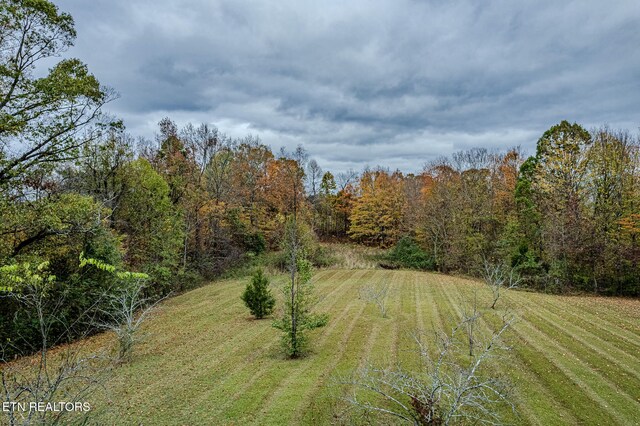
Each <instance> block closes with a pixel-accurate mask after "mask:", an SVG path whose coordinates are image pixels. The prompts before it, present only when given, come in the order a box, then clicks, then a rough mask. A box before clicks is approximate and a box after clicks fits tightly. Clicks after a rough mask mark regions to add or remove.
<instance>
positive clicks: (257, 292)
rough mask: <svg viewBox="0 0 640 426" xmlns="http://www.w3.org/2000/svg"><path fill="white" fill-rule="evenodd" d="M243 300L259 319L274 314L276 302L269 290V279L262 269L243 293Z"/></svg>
mask: <svg viewBox="0 0 640 426" xmlns="http://www.w3.org/2000/svg"><path fill="white" fill-rule="evenodd" d="M242 300H243V301H244V303H245V305H247V307H248V308H249V310H250V311H251V314H252V315H254V316H255V317H256V318H257V319H260V318H264V317H265V316H267V315H270V314H271V312H273V307H274V306H275V304H276V300H275V299H274V297H273V295H272V294H271V290H269V279H268V278H267V277H266V276H265V275H264V273H263V272H262V269H258V270H257V271H256V273H255V274H254V275H253V278H252V279H251V282H250V283H249V284H247V288H245V290H244V293H242Z"/></svg>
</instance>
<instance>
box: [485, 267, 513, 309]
mask: <svg viewBox="0 0 640 426" xmlns="http://www.w3.org/2000/svg"><path fill="white" fill-rule="evenodd" d="M482 277H483V278H484V282H485V284H487V286H488V287H489V288H490V289H491V293H492V295H493V301H492V303H491V309H495V308H496V303H498V299H500V294H501V292H502V290H503V289H514V288H517V287H518V285H520V281H522V278H521V277H520V274H518V272H517V271H516V270H515V269H514V268H511V267H507V266H505V265H502V264H496V263H491V262H489V261H488V260H486V259H485V261H484V268H483V271H482Z"/></svg>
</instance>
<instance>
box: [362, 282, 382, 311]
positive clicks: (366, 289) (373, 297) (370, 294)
mask: <svg viewBox="0 0 640 426" xmlns="http://www.w3.org/2000/svg"><path fill="white" fill-rule="evenodd" d="M359 294H360V298H361V299H363V300H364V301H366V302H367V303H373V304H375V305H376V306H377V307H378V310H379V311H380V314H381V315H382V318H387V295H388V294H389V283H388V282H383V283H381V284H378V285H374V284H368V285H364V286H362V287H361V288H360V293H359Z"/></svg>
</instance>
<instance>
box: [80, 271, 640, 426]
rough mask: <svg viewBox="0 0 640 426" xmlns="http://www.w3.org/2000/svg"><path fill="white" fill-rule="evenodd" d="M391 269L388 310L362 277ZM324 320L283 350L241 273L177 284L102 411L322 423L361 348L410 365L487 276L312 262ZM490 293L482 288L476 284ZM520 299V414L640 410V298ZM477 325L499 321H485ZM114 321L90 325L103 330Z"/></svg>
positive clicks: (513, 374) (377, 277) (124, 420)
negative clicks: (302, 346) (424, 340)
mask: <svg viewBox="0 0 640 426" xmlns="http://www.w3.org/2000/svg"><path fill="white" fill-rule="evenodd" d="M385 280H386V281H390V282H391V284H392V289H393V290H392V293H391V294H390V296H389V298H390V300H389V317H390V318H389V319H383V318H381V317H380V315H379V313H378V312H377V310H376V308H375V307H374V306H372V305H367V304H365V303H364V302H363V301H361V300H359V299H358V288H359V286H360V285H362V284H364V283H375V282H380V281H385ZM315 282H316V289H317V292H318V294H320V295H322V297H323V298H322V301H321V302H320V304H319V305H318V310H319V311H326V312H329V313H330V322H329V324H328V325H327V326H326V327H325V328H323V329H320V330H316V331H314V332H313V333H312V342H313V347H314V351H313V353H312V354H311V355H310V356H308V357H307V358H304V359H301V360H294V361H289V360H285V359H283V358H282V356H281V355H280V352H279V340H278V339H279V334H278V331H277V330H275V329H273V328H271V321H270V320H268V319H267V320H262V321H255V320H252V319H251V318H250V316H249V315H248V312H247V311H246V309H245V308H244V307H243V305H242V303H241V301H240V298H239V296H240V293H241V291H242V288H243V287H244V284H245V282H244V281H238V280H231V281H223V282H218V283H214V284H212V285H209V286H207V287H203V288H200V289H198V290H195V291H192V292H190V293H187V294H185V295H182V296H179V297H176V298H173V299H171V300H169V301H167V302H166V303H164V305H163V306H162V308H161V310H160V311H159V312H158V314H157V315H156V316H155V317H154V318H153V319H152V320H151V322H150V323H149V324H148V329H147V331H148V333H149V336H148V338H147V340H146V342H145V343H144V344H143V345H142V346H140V347H139V350H138V352H137V353H136V355H135V357H134V359H133V361H132V362H131V363H130V364H129V365H125V366H122V367H120V368H119V369H118V370H117V372H116V376H115V377H114V378H113V379H112V380H111V381H110V382H109V384H108V397H109V399H110V403H107V402H106V401H104V400H102V397H100V396H96V397H95V400H94V401H92V402H93V406H94V407H95V409H96V411H95V413H94V414H95V415H96V416H97V418H96V417H94V418H93V420H95V421H98V422H99V423H101V424H104V423H106V424H149V425H150V424H154V425H158V424H195V423H197V424H238V425H241V424H242V425H244V424H248V423H256V424H301V423H305V424H328V423H331V422H337V423H340V422H343V423H346V422H347V420H346V419H345V418H342V417H340V416H339V414H340V413H341V412H343V411H344V408H345V407H344V404H343V403H342V402H340V400H339V399H338V398H336V396H339V395H340V394H341V392H344V389H342V388H340V387H336V386H335V385H332V378H333V377H335V375H336V374H340V373H347V372H349V371H350V370H352V369H354V368H356V367H358V366H359V365H362V364H363V363H364V362H365V361H366V360H367V359H369V360H372V361H373V362H375V363H387V362H394V361H400V362H403V363H405V364H408V365H411V363H413V362H415V359H414V353H412V352H411V351H408V350H405V349H410V348H411V347H412V345H411V340H410V337H409V335H408V333H409V332H411V331H413V330H415V329H423V330H430V329H431V328H432V327H434V326H435V327H436V328H442V327H443V326H445V327H448V326H450V325H451V324H453V323H454V322H455V321H456V318H457V316H459V315H460V310H461V307H460V306H461V300H464V299H468V298H469V297H470V294H471V293H472V291H473V289H475V288H478V287H479V284H477V283H474V282H472V281H468V280H464V279H460V278H452V277H447V276H441V275H435V274H427V273H420V272H409V271H385V270H323V271H319V272H318V273H317V274H316V276H315ZM479 294H480V297H481V303H483V304H484V305H486V303H485V302H486V300H485V299H483V297H485V293H483V292H481V293H479ZM507 301H508V303H509V304H510V306H511V309H512V310H513V311H514V312H516V313H518V315H519V321H518V322H517V324H516V325H515V326H514V329H513V330H512V332H511V334H510V343H511V344H512V346H513V351H512V353H511V355H510V357H509V358H508V359H506V360H504V361H503V365H504V368H503V371H504V372H505V374H507V375H508V376H509V377H510V379H511V380H512V381H513V383H514V384H515V385H516V388H517V392H518V395H517V398H518V411H519V415H520V417H510V418H508V420H509V421H511V422H514V423H523V424H541V425H547V424H602V425H609V424H621V425H623V424H624V425H632V424H640V423H639V422H640V420H639V419H640V358H639V356H638V354H639V353H640V301H638V300H620V299H600V298H591V297H558V296H547V295H542V294H535V293H526V292H510V293H509V294H508V296H507V298H506V299H505V300H504V301H501V302H499V303H500V304H501V305H502V306H504V305H505V302H507ZM482 327H483V328H486V327H491V324H488V323H487V322H483V323H482ZM108 338H109V336H108V335H104V336H100V337H99V338H97V339H95V344H102V343H103V342H104V340H106V339H108Z"/></svg>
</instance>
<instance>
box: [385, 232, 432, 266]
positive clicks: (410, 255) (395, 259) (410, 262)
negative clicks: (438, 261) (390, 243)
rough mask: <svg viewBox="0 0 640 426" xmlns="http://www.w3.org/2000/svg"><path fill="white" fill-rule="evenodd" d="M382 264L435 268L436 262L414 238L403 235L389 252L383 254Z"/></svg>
mask: <svg viewBox="0 0 640 426" xmlns="http://www.w3.org/2000/svg"><path fill="white" fill-rule="evenodd" d="M381 266H382V267H386V268H389V269H397V268H409V269H420V270H433V269H435V262H434V260H433V258H432V257H431V256H430V255H429V254H428V253H427V252H426V251H424V250H423V249H422V248H421V247H420V246H419V245H418V244H417V243H416V241H415V240H414V239H413V238H411V237H402V238H401V239H400V240H399V241H398V242H397V243H396V245H395V246H394V247H393V248H392V249H391V250H390V251H389V253H388V254H387V255H386V256H383V258H382V261H381Z"/></svg>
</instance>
